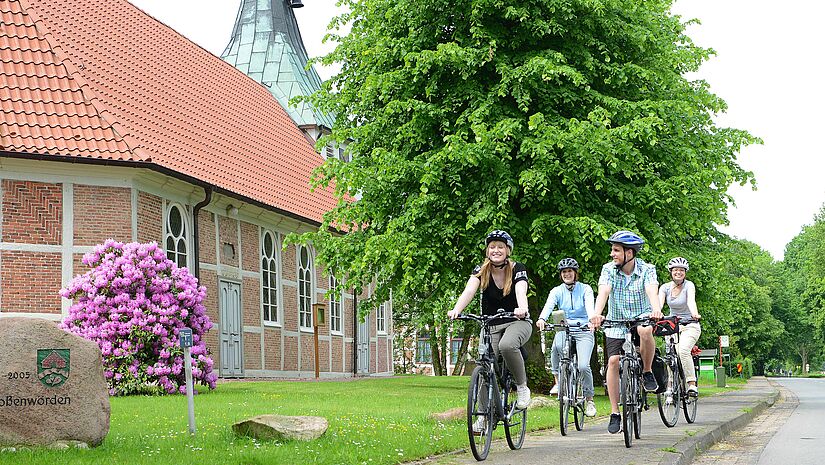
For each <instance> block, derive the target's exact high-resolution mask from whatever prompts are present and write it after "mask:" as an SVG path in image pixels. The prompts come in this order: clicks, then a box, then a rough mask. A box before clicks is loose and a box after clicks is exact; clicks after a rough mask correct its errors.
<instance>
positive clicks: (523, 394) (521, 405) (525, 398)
mask: <svg viewBox="0 0 825 465" xmlns="http://www.w3.org/2000/svg"><path fill="white" fill-rule="evenodd" d="M516 393H517V394H518V399H517V400H516V408H517V409H519V410H524V409H526V408H527V406H528V405H530V388H528V387H527V385H526V384H524V385H520V386H516Z"/></svg>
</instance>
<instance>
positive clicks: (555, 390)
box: [550, 384, 559, 396]
mask: <svg viewBox="0 0 825 465" xmlns="http://www.w3.org/2000/svg"><path fill="white" fill-rule="evenodd" d="M558 393H559V385H558V384H554V385H553V387H552V388H550V395H551V396H553V395H556V394H558Z"/></svg>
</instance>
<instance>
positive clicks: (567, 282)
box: [536, 258, 596, 417]
mask: <svg viewBox="0 0 825 465" xmlns="http://www.w3.org/2000/svg"><path fill="white" fill-rule="evenodd" d="M557 268H558V269H559V273H560V274H561V280H562V284H559V285H558V286H556V287H554V288H553V289H552V290H551V291H550V294H549V295H548V296H547V303H545V304H544V309H543V310H542V311H541V315H539V319H538V320H537V321H536V326H538V327H539V329H541V330H544V327H545V325H546V324H547V318H548V317H549V316H550V312H552V311H553V309H554V308H559V309H561V310H564V318H565V320H567V323H568V324H570V325H576V324H581V325H586V324H587V322H588V321H589V320H590V317H592V316H593V313H594V312H593V288H591V287H590V286H589V285H587V284H583V283H581V282H579V263H578V262H577V261H576V260H575V259H573V258H565V259H563V260H562V261H560V262H559V264H558V266H557ZM570 336H571V337H572V338H573V339H574V340H575V341H576V352H577V353H578V359H579V366H578V369H579V373H580V374H581V379H582V392H583V394H584V397H585V399H586V402H585V409H584V414H585V415H587V416H588V417H594V416H596V404H595V403H593V393H594V390H593V371H592V370H591V369H590V354H591V353H592V352H593V346H594V345H595V338H594V337H593V332H592V331H575V332H571V333H570ZM564 341H565V337H564V333H562V332H557V333H556V337H555V338H554V339H553V347H552V349H551V350H550V371H551V372H552V373H553V377H554V378H556V376H557V375H558V373H559V356H560V354H561V352H562V350H564V349H563V344H564ZM556 379H558V378H556ZM558 392H559V385H558V383H557V384H555V385H554V386H553V388H552V389H551V390H550V394H557V393H558Z"/></svg>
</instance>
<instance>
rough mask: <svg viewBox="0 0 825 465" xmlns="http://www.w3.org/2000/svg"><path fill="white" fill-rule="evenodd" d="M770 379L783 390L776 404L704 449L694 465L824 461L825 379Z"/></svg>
mask: <svg viewBox="0 0 825 465" xmlns="http://www.w3.org/2000/svg"><path fill="white" fill-rule="evenodd" d="M770 382H771V384H773V385H775V386H777V387H779V389H780V392H781V395H780V398H779V400H778V401H777V402H776V404H775V405H774V406H773V407H772V408H770V409H769V410H767V411H766V412H764V413H762V414H761V415H759V416H758V417H757V418H756V419H754V420H753V421H752V422H751V423H750V424H748V425H747V426H746V427H744V428H742V429H740V430H737V431H734V432H733V433H732V434H731V435H730V436H728V437H727V438H725V440H723V441H721V442H719V443H717V444H715V445H714V446H713V447H711V448H710V449H709V450H708V451H706V452H703V453H702V454H701V455H700V456H699V457H697V459H696V460H695V461H694V462H693V465H757V464H758V465H777V464H778V465H782V464H793V465H819V464H822V463H825V458H824V457H825V441H823V439H825V379H818V380H817V379H805V378H771V380H770Z"/></svg>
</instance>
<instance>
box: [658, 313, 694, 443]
mask: <svg viewBox="0 0 825 465" xmlns="http://www.w3.org/2000/svg"><path fill="white" fill-rule="evenodd" d="M668 319H670V320H671V321H675V322H676V323H677V325H676V327H677V328H678V326H679V325H688V324H691V323H696V322H697V320H693V319H684V320H683V319H679V318H677V317H673V318H668ZM668 319H664V320H668ZM655 332H656V331H655V330H654V333H655ZM658 335H660V336H664V337H665V356H664V362H665V373H666V377H667V382H666V383H665V385H666V387H665V389H664V391H663V392H657V393H656V400H657V402H658V404H659V416H661V417H662V423H664V424H665V426H667V427H669V428H672V427H673V426H675V425H676V422H678V421H679V405H680V404H681V407H682V411H683V412H684V414H685V421H687V422H688V423H693V422H694V421H696V409H697V406H698V402H699V397H698V396H696V395H694V394H692V393H689V392H688V390H687V382H686V381H685V370H684V367H683V366H682V361H681V360H680V359H679V354H678V352H677V351H676V343H677V342H678V340H679V331H674V332H673V333H671V334H658ZM697 367H698V365H695V366H694V369H696V368H697ZM696 371H697V374H698V370H696ZM697 381H698V377H697Z"/></svg>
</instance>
